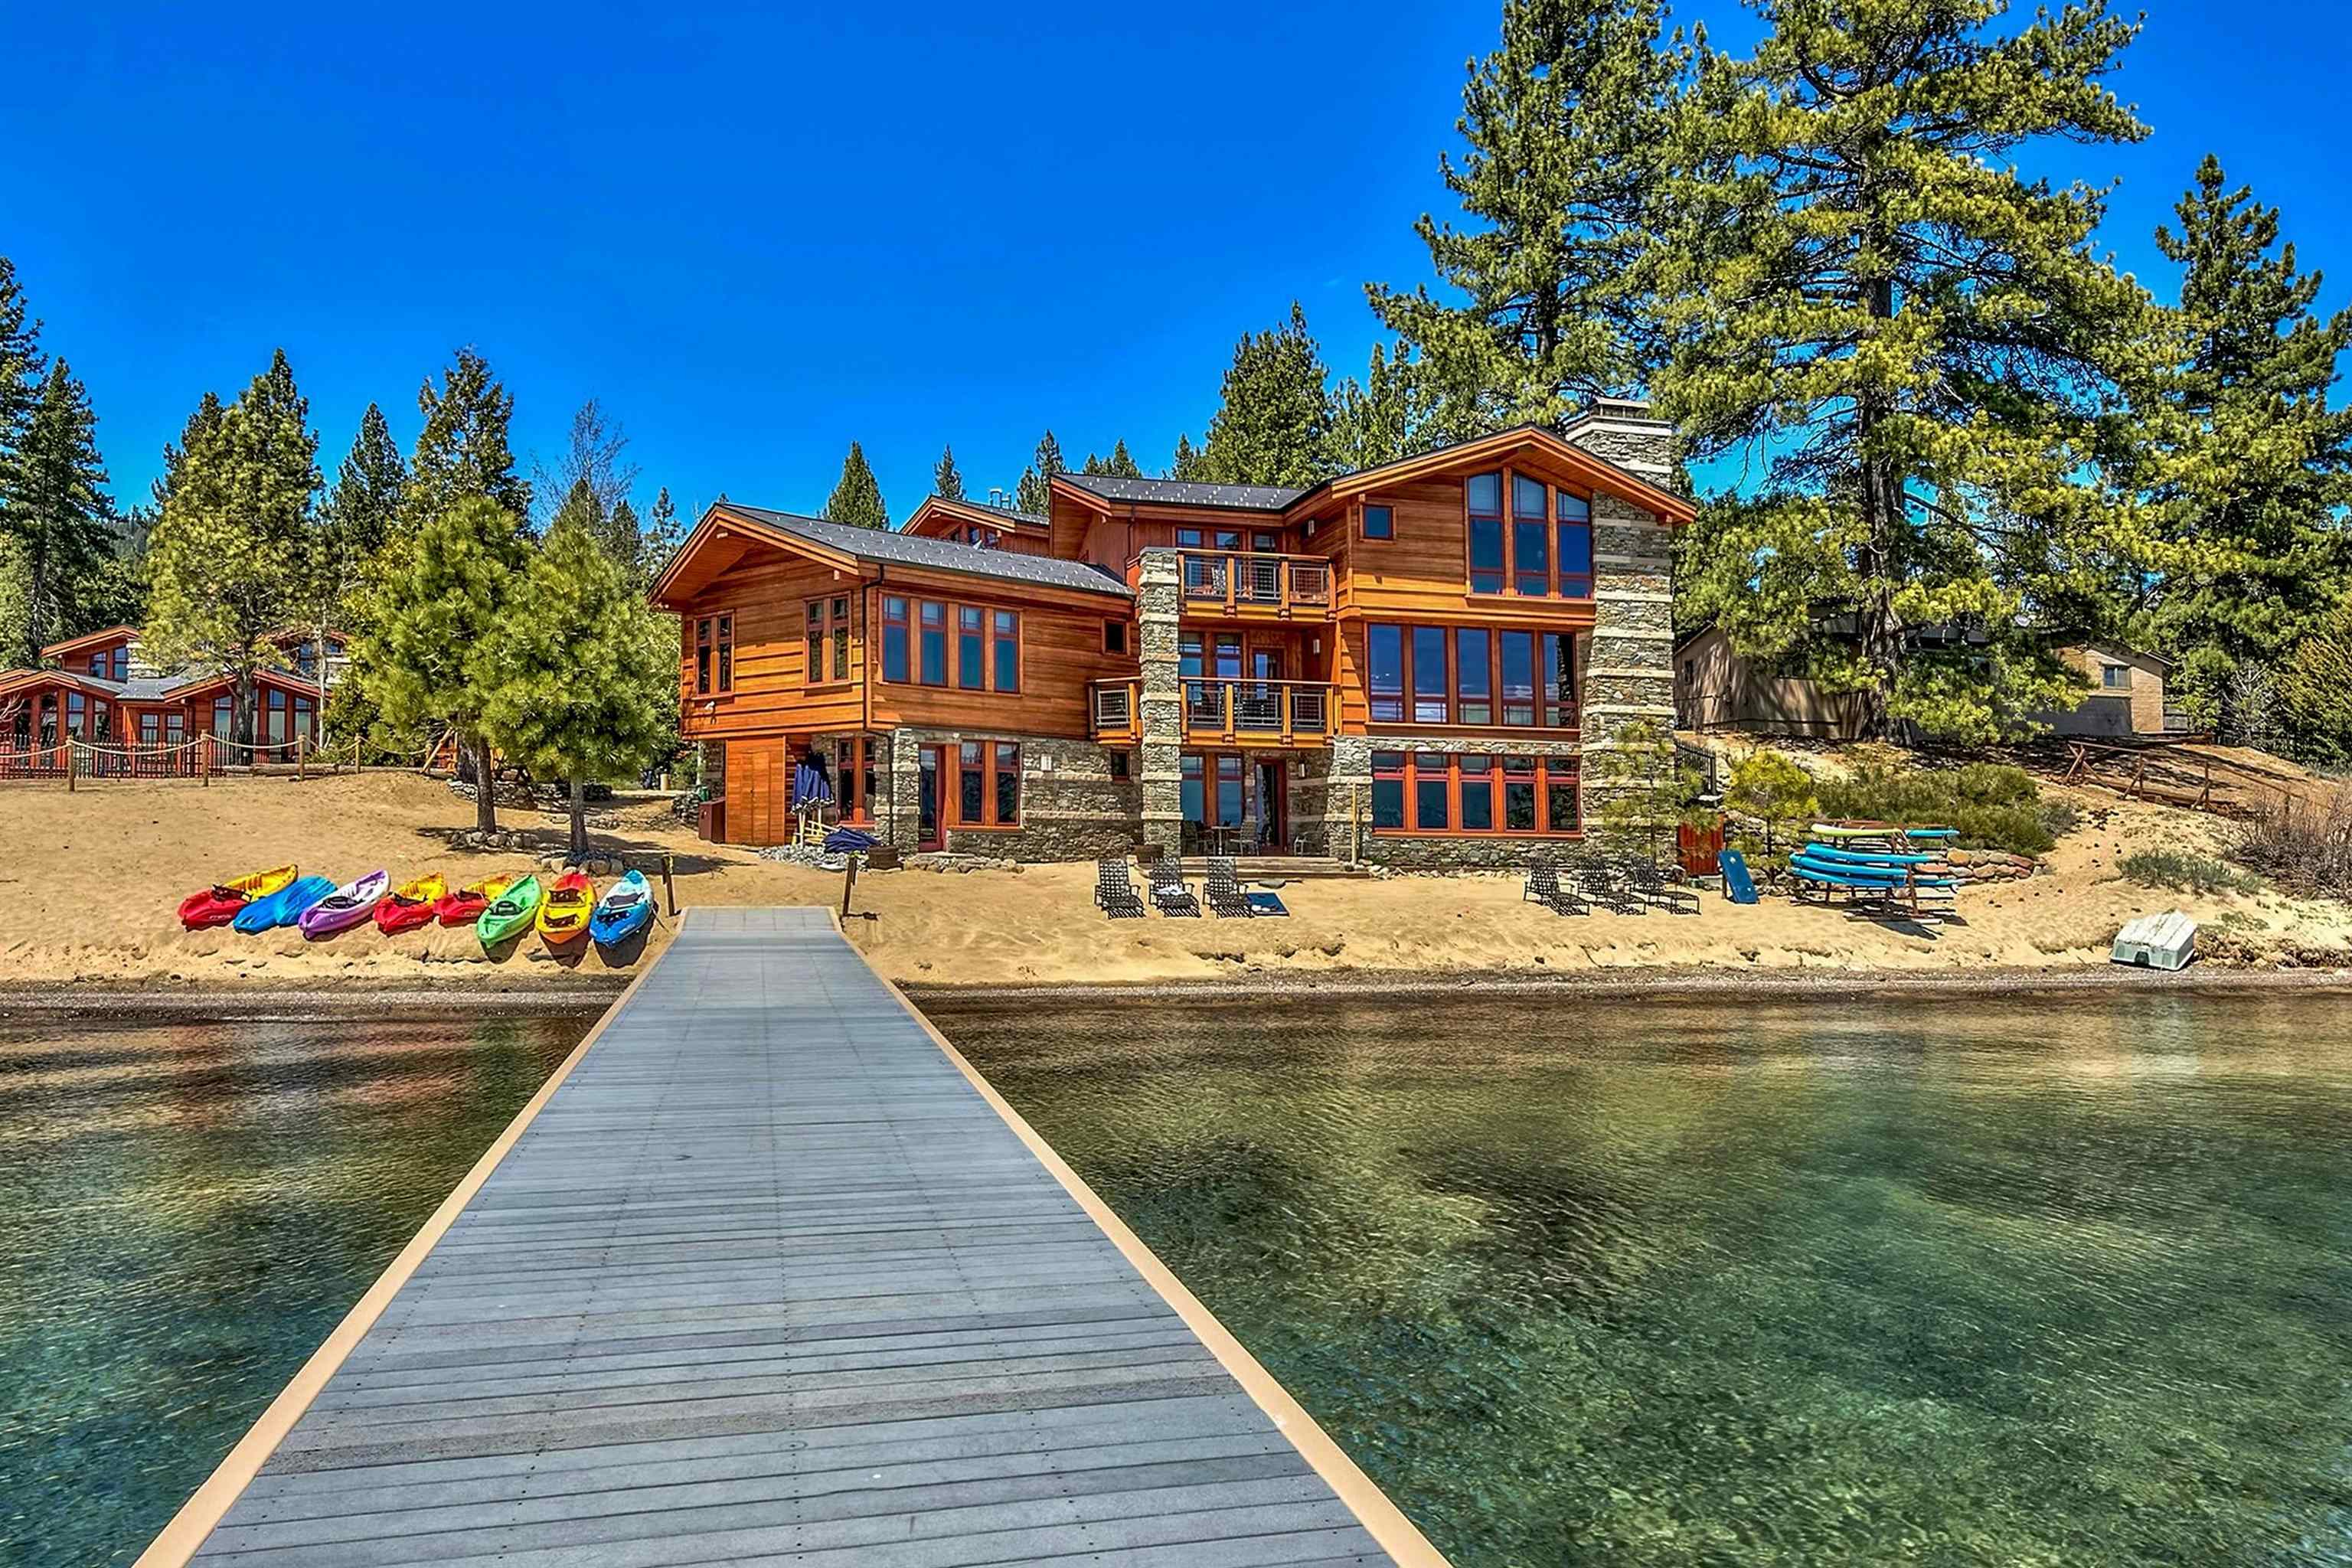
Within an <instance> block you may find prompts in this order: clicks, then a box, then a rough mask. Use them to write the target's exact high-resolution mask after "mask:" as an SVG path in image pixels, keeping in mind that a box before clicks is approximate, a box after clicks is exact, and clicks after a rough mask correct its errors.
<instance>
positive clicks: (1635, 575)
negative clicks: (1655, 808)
mask: <svg viewBox="0 0 2352 1568" xmlns="http://www.w3.org/2000/svg"><path fill="white" fill-rule="evenodd" d="M1568 439H1569V440H1570V442H1571V443H1572V444H1574V445H1576V446H1579V447H1583V448H1584V449H1585V450H1587V451H1589V452H1591V453H1593V454H1594V455H1596V456H1598V457H1601V458H1607V459H1608V460H1609V461H1611V462H1612V463H1614V464H1616V465H1617V466H1618V467H1619V468H1624V469H1627V470H1629V471H1630V472H1632V473H1634V474H1636V475H1638V476H1640V477H1641V478H1642V479H1647V480H1649V481H1650V482H1651V483H1652V484H1654V485H1658V486H1661V487H1671V488H1679V487H1680V481H1681V477H1682V468H1681V465H1680V463H1679V461H1678V460H1677V458H1676V456H1675V431H1674V426H1671V425H1669V424H1667V423H1666V422H1665V421H1664V420H1663V419H1654V418H1652V417H1651V416H1650V405H1648V404H1647V403H1645V402H1641V401H1638V400H1635V399H1632V398H1602V399H1601V400H1600V401H1599V402H1597V403H1596V404H1595V405H1593V407H1592V409H1591V412H1590V413H1588V414H1587V415H1585V416H1584V417H1583V418H1582V419H1580V421H1578V423H1577V424H1575V425H1574V426H1570V429H1569V432H1568ZM1592 609H1593V626H1592V640H1591V644H1590V645H1589V646H1588V647H1587V650H1586V658H1585V662H1584V675H1583V690H1582V691H1581V692H1580V710H1581V715H1582V719H1581V721H1582V725H1583V731H1584V752H1585V754H1586V756H1587V757H1591V755H1592V754H1593V753H1595V752H1606V751H1609V750H1611V749H1612V747H1613V745H1614V743H1615V742H1614V741H1613V739H1612V737H1613V736H1614V734H1615V732H1616V731H1618V730H1620V729H1622V727H1623V726H1625V725H1626V724H1628V723H1633V722H1635V721H1648V722H1649V723H1651V724H1653V725H1654V726H1655V727H1657V728H1658V729H1660V730H1662V731H1673V729H1674V728H1675V627H1674V611H1675V584H1674V560H1673V555H1672V552H1671V550H1670V548H1669V545H1668V537H1667V531H1666V528H1665V525H1664V524H1663V523H1662V522H1660V521H1658V519H1657V518H1656V517H1654V515H1652V514H1651V513H1650V512H1649V511H1647V510H1643V507H1642V506H1641V505H1640V504H1639V503H1638V502H1636V501H1634V500H1628V499H1625V498H1622V497H1619V496H1613V495H1611V494H1608V493H1607V492H1606V491H1603V492H1601V494H1599V495H1596V496H1595V497H1594V498H1593V502H1592ZM1585 772H1586V774H1587V776H1588V777H1591V776H1592V775H1593V774H1595V773H1601V774H1605V773H1608V772H1609V770H1608V769H1607V768H1605V767H1603V768H1601V769H1598V770H1595V769H1593V768H1591V767H1590V766H1588V767H1587V769H1586V770H1585ZM1585 793H1586V807H1587V808H1586V818H1587V820H1588V821H1589V820H1591V816H1592V815H1593V813H1592V809H1591V808H1592V806H1593V805H1595V804H1596V803H1595V802H1594V800H1593V798H1592V797H1593V791H1592V788H1591V785H1590V784H1588V785H1587V788H1586V792H1585Z"/></svg>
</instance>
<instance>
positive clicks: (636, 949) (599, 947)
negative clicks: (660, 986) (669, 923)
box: [588, 921, 654, 969]
mask: <svg viewBox="0 0 2352 1568" xmlns="http://www.w3.org/2000/svg"><path fill="white" fill-rule="evenodd" d="M653 933H654V922H653V921H646V923H645V924H644V925H642V926H639V927H638V928H637V929H636V931H634V932H633V933H631V934H630V935H628V936H625V937H623V938H622V939H621V940H620V941H619V942H598V941H596V940H595V939H594V938H593V937H591V938H590V939H589V942H588V945H589V946H591V947H593V948H594V949H595V950H596V958H597V962H599V963H602V964H604V967H605V968H607V969H634V968H635V967H636V963H637V960H639V959H641V958H643V957H644V956H645V955H646V942H647V941H648V940H649V939H650V938H651V937H652V936H653Z"/></svg>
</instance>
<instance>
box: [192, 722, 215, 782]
mask: <svg viewBox="0 0 2352 1568" xmlns="http://www.w3.org/2000/svg"><path fill="white" fill-rule="evenodd" d="M196 776H197V777H198V778H200V779H202V780H204V781H205V783H204V787H205V788H206V789H210V788H212V787H213V738H212V735H211V733H210V732H209V731H207V732H206V733H205V734H204V735H203V736H201V737H199V739H198V741H197V743H196Z"/></svg>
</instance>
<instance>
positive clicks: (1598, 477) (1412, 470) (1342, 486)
mask: <svg viewBox="0 0 2352 1568" xmlns="http://www.w3.org/2000/svg"><path fill="white" fill-rule="evenodd" d="M1582 422H1583V421H1581V420H1580V423H1582ZM1526 447H1540V448H1541V449H1542V450H1543V452H1544V454H1545V455H1546V456H1547V457H1548V458H1550V459H1551V462H1552V464H1553V466H1554V467H1557V468H1562V469H1565V470H1568V471H1570V472H1571V473H1577V474H1580V475H1582V476H1583V477H1584V479H1586V480H1587V482H1589V483H1591V484H1592V485H1593V486H1594V487H1595V488H1596V489H1602V490H1606V491H1607V492H1609V493H1610V494H1612V495H1615V496H1621V497H1622V498H1623V499H1624V500H1629V501H1632V502H1633V503H1634V504H1636V505H1638V506H1640V507H1641V508H1643V510H1646V511H1650V512H1654V513H1655V514H1656V515H1657V516H1659V517H1661V518H1663V519H1664V520H1665V521H1668V522H1672V523H1686V522H1688V521H1691V519H1692V517H1693V516H1694V515H1695V513H1694V509H1693V507H1692V504H1691V501H1690V498H1689V497H1687V496H1682V495H1677V494H1675V492H1674V491H1673V490H1670V489H1664V487H1662V486H1661V485H1659V484H1658V482H1657V481H1656V480H1655V479H1647V478H1644V477H1643V475H1641V474H1639V473H1636V472H1634V471H1633V469H1631V468H1626V467H1624V466H1623V465H1622V464H1620V463H1614V462H1612V461H1610V459H1608V458H1604V457H1602V456H1601V455H1600V454H1599V453H1598V452H1592V451H1588V450H1586V449H1585V448H1584V447H1580V446H1577V445H1576V444H1575V443H1574V442H1571V441H1567V440H1563V439H1561V437H1560V435H1559V432H1558V431H1556V430H1553V429H1551V428H1550V427H1549V426H1542V425H1517V426H1512V427H1511V428H1510V429H1507V430H1497V431H1496V432H1495V434H1493V435H1491V436H1480V437H1475V439H1472V440H1468V441H1457V442H1455V443H1454V445H1453V446H1450V447H1437V448H1436V449H1435V450H1433V451H1428V452H1417V453H1415V454H1414V455H1413V456H1412V457H1410V458H1398V459H1397V460H1396V461H1395V462H1393V463H1382V464H1381V465H1380V466H1379V467H1377V468H1362V469H1360V470H1358V471H1357V472H1355V473H1352V474H1339V475H1335V476H1333V477H1332V478H1330V479H1325V480H1323V481H1322V482H1320V483H1319V484H1315V485H1311V486H1309V487H1307V489H1295V488H1293V487H1290V486H1287V485H1208V484H1196V483H1193V482H1192V481H1191V480H1189V479H1116V478H1113V477H1111V476H1108V475H1105V474H1055V476H1054V482H1055V484H1057V485H1063V484H1066V485H1069V486H1071V487H1072V488H1074V489H1078V490H1080V491H1083V492H1084V493H1086V494H1087V495H1089V496H1092V497H1095V498H1096V499H1097V500H1109V501H1132V502H1136V503H1138V504H1141V505H1147V506H1189V507H1208V508H1217V509H1221V510H1228V511H1253V512H1259V513H1265V514H1271V515H1287V516H1289V517H1292V518H1296V517H1297V516H1299V515H1301V514H1302V513H1305V512H1308V511H1311V510H1314V508H1315V507H1317V506H1318V505H1320V504H1321V503H1322V502H1324V501H1326V500H1333V499H1336V498H1339V497H1344V496H1352V495H1360V494H1361V493H1363V492H1364V491H1366V490H1370V489H1379V488H1380V487H1381V486H1382V485H1391V484H1401V483H1403V482H1404V481H1406V480H1408V479H1418V478H1420V477H1422V476H1423V475H1424V474H1432V473H1441V472H1444V471H1445V470H1446V469H1449V468H1461V467H1464V466H1466V465H1468V464H1471V463H1476V462H1480V461H1484V460H1486V459H1488V458H1494V459H1496V460H1499V459H1500V458H1502V456H1503V455H1504V454H1506V453H1508V452H1513V451H1518V450H1521V449H1524V448H1526Z"/></svg>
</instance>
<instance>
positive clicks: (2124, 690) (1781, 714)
mask: <svg viewBox="0 0 2352 1568" xmlns="http://www.w3.org/2000/svg"><path fill="white" fill-rule="evenodd" d="M2057 657H2058V658H2059V659H2060V660H2061V661H2062V662H2063V663H2065V664H2067V665H2069V666H2070V667H2072V668H2075V669H2077V670H2080V671H2081V672H2082V674H2083V675H2084V678H2085V679H2088V680H2089V682H2090V689H2089V690H2088V691H2087V692H2085V693H2084V697H2083V700H2081V701H2080V702H2079V703H2077V704H2076V705H2075V706H2074V707H2073V708H2070V709H2065V710H2059V711H2053V712H2046V713H2034V714H2030V715H2028V718H2029V719H2030V720H2031V721H2032V722H2033V723H2036V724H2039V725H2042V726H2043V727H2045V728H2046V729H2048V730H2050V731H2052V732H2053V733H2055V734H2060V735H2072V736H2077V737H2089V736H2105V737H2108V738H2111V739H2118V740H2130V739H2132V738H2134V737H2136V736H2151V735H2164V734H2177V733H2181V732H2184V731H2187V730H2188V728H2189V721H2188V720H2187V718H2186V717H2185V716H2183V715H2182V714H2180V713H2179V712H2176V711H2174V710H2172V709H2171V707H2170V705H2169V704H2168V702H2167V700H2166V699H2165V676H2166V674H2167V672H2168V669H2169V668H2170V667H2169V666H2168V665H2167V664H2166V662H2165V661H2164V660H2163V659H2161V658H2158V657H2157V656H2156V655H2154V654H2151V653H2143V652H2140V651H2139V650H2137V649H2136V648H2127V647H2122V646H2120V645H2117V644H2107V643H2099V644H2087V645H2075V646H2070V647H2062V648H2060V649H2059V650H2058V653H2057ZM1675 683H1676V687H1677V696H1676V705H1677V706H1678V707H1679V709H1680V710H1681V711H1682V714H1683V716H1684V721H1685V723H1687V724H1689V725H1690V726H1691V727H1692V728H1693V729H1696V730H1714V731H1723V730H1733V731H1747V732H1748V733H1751V734H1759V735H1792V736H1811V737H1813V738H1815V739H1817V740H1824V741H1851V740H1854V739H1856V738H1857V737H1858V736H1860V734H1861V733H1862V705H1861V700H1860V699H1859V698H1858V697H1857V696H1855V695H1854V694H1853V693H1851V692H1838V691H1829V690H1825V689H1822V685H1821V683H1820V682H1818V681H1815V680H1810V679H1805V678H1803V677H1801V676H1790V675H1780V674H1776V673H1774V672H1773V671H1771V670H1770V669H1769V668H1762V667H1760V666H1759V665H1758V664H1757V663H1756V662H1755V661H1753V660H1750V659H1746V658H1741V657H1740V656H1739V654H1738V651H1737V650H1736V649H1734V648H1733V647H1732V646H1731V639H1730V637H1728V636H1727V635H1726V634H1725V632H1724V631H1723V629H1722V628H1721V627H1719V626H1709V627H1708V628H1706V630H1705V631H1700V632H1695V633H1693V634H1692V635H1691V636H1690V637H1686V638H1685V639H1684V640H1683V642H1682V643H1681V644H1680V645H1679V646H1678V647H1676V648H1675Z"/></svg>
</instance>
